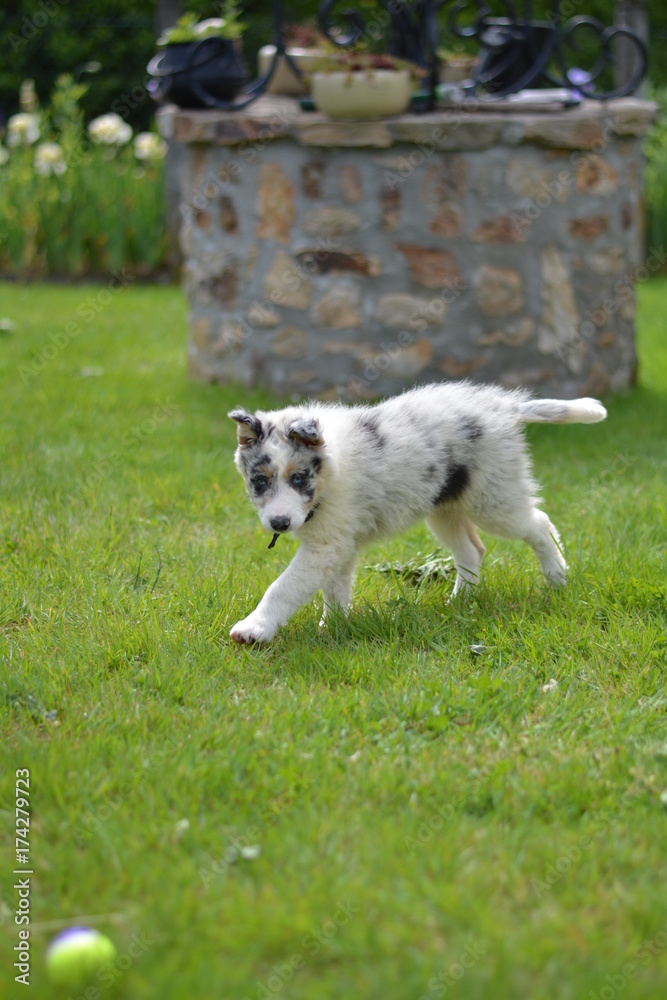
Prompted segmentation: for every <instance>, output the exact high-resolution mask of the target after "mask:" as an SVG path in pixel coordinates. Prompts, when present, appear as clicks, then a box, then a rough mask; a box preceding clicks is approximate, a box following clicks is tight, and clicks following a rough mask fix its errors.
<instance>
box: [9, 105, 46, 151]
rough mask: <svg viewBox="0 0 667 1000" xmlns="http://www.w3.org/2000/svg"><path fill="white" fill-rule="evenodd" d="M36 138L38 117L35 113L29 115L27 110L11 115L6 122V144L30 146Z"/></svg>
mask: <svg viewBox="0 0 667 1000" xmlns="http://www.w3.org/2000/svg"><path fill="white" fill-rule="evenodd" d="M38 139H39V119H38V117H37V115H30V114H28V112H27V111H21V112H20V114H18V115H12V117H11V118H10V119H9V121H8V122H7V145H8V146H32V144H33V142H37V140H38Z"/></svg>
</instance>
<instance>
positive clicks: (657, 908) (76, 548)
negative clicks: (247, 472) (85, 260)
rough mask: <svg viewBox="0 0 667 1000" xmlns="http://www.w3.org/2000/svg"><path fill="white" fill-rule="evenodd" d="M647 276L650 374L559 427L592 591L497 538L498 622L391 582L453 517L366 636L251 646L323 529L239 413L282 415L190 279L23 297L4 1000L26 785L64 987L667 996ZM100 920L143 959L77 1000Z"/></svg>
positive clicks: (540, 438)
mask: <svg viewBox="0 0 667 1000" xmlns="http://www.w3.org/2000/svg"><path fill="white" fill-rule="evenodd" d="M639 292H640V313H639V335H640V342H639V347H640V353H641V358H642V365H641V370H640V385H639V387H638V388H637V389H636V390H635V391H633V392H628V393H625V394H622V395H617V396H615V397H612V398H609V399H607V400H606V403H607V405H608V408H609V419H608V421H607V422H606V423H604V424H600V425H597V426H591V427H579V426H574V427H532V428H531V429H530V439H531V443H532V447H533V452H534V456H535V465H536V470H537V473H538V476H539V478H540V479H541V481H542V483H543V487H544V494H545V496H546V498H547V502H546V509H547V510H548V512H549V514H550V516H551V518H552V520H553V521H554V523H555V524H556V525H557V526H558V528H559V529H560V531H561V534H562V536H563V540H564V543H565V547H566V552H567V555H568V558H569V562H570V564H571V570H572V572H571V579H570V582H569V583H568V586H567V588H566V589H565V590H564V591H561V592H552V591H551V590H549V589H548V588H547V587H546V585H545V583H544V581H543V579H542V576H541V574H540V572H539V567H538V565H537V562H536V560H535V558H534V556H533V554H532V553H531V552H530V550H529V549H528V548H527V547H525V546H523V545H521V544H520V543H516V544H515V543H511V542H499V541H494V540H492V539H488V538H487V539H485V541H486V542H487V546H488V551H487V557H486V561H485V568H484V573H483V582H482V583H481V584H480V585H479V587H478V588H477V591H476V593H475V596H474V597H473V599H472V600H471V601H470V602H469V604H468V605H461V604H459V603H457V604H455V605H452V606H448V605H447V597H448V594H449V592H450V590H451V586H452V581H451V580H443V581H440V582H434V583H430V584H429V583H427V584H424V585H423V586H421V587H418V586H416V585H415V584H413V583H411V582H409V581H408V580H405V579H404V578H403V577H402V576H400V575H398V574H395V575H388V574H382V573H379V572H378V571H377V570H374V569H372V568H370V567H371V566H372V565H374V564H377V563H379V562H381V561H382V560H386V559H392V560H393V559H399V560H406V559H410V558H412V557H415V556H417V555H418V554H419V553H422V554H423V555H424V556H425V555H427V554H428V553H430V552H431V551H432V549H433V545H432V542H431V540H430V538H429V535H428V533H427V531H426V529H425V528H423V527H419V528H416V529H414V530H413V531H412V532H410V533H409V534H407V535H406V536H404V537H402V538H399V539H396V540H394V541H393V542H391V543H388V544H386V545H379V546H375V547H374V548H373V549H372V550H369V552H368V553H367V554H366V557H365V558H364V559H363V560H362V563H361V565H360V570H359V574H358V583H357V589H356V594H355V601H354V606H353V610H352V612H351V614H350V616H349V619H347V620H340V619H337V620H336V621H335V622H334V623H333V624H332V625H331V627H330V628H328V629H327V630H325V631H320V630H319V628H318V619H319V608H316V607H314V606H311V607H308V608H306V609H304V610H303V611H302V612H301V613H300V614H298V615H297V616H296V617H295V618H294V619H293V620H292V621H291V622H290V624H289V625H288V626H287V627H286V628H285V629H283V630H282V631H281V632H280V634H279V636H278V638H277V639H276V640H275V641H274V642H273V643H272V644H271V645H270V646H269V647H267V648H241V647H238V646H235V645H233V644H231V643H230V642H229V641H228V639H227V633H228V630H229V628H230V626H231V625H232V624H233V623H234V622H235V621H236V620H237V619H239V618H241V617H243V616H244V615H245V614H246V613H247V612H248V611H249V610H250V608H251V607H252V606H253V605H254V603H255V602H256V601H257V600H258V599H259V597H260V596H261V594H262V593H263V591H264V588H265V587H266V586H267V584H268V583H269V582H270V581H271V580H272V579H273V578H274V576H275V575H276V574H277V571H278V570H279V569H280V568H282V567H284V566H285V564H286V563H287V561H288V560H289V558H290V557H291V554H292V553H293V551H294V547H295V546H294V543H293V542H292V541H290V540H289V539H281V541H280V543H279V544H278V545H277V546H276V548H275V549H273V550H271V551H270V552H269V551H267V541H268V538H267V536H265V535H264V534H263V533H262V532H261V531H260V528H259V523H258V521H257V518H256V516H255V515H254V512H253V510H252V509H251V507H250V504H249V502H248V501H245V500H244V499H243V496H242V483H241V480H240V478H239V477H238V474H237V473H236V471H235V470H234V468H233V465H232V461H231V458H232V452H233V447H234V442H235V437H236V431H235V426H234V425H233V424H232V422H231V421H229V420H228V419H227V418H226V412H227V410H228V409H229V408H230V407H231V406H232V405H234V404H238V403H242V404H243V405H245V406H248V407H252V406H256V405H267V404H269V403H272V402H275V401H273V400H271V399H269V398H267V396H266V395H264V394H262V393H259V392H248V391H245V390H241V389H237V388H220V387H213V386H202V385H196V384H192V383H190V382H188V381H187V379H186V377H185V358H184V355H185V304H184V300H183V298H182V296H181V294H180V292H179V291H178V290H176V289H173V288H149V287H128V288H123V289H115V290H114V291H112V292H110V291H109V290H108V289H105V288H101V287H86V286H80V287H60V288H59V287H44V286H29V287H20V286H14V285H6V284H5V285H0V316H5V317H9V318H10V319H11V320H13V322H14V323H15V329H14V330H13V331H12V332H6V333H0V399H1V400H2V404H1V406H2V435H1V440H0V551H1V552H2V559H1V560H0V663H1V664H2V680H1V685H2V688H1V691H2V693H1V695H0V702H1V704H2V744H1V747H2V749H1V750H0V754H1V758H0V760H1V762H2V767H1V769H0V782H1V785H0V787H1V789H2V802H3V807H2V810H3V811H2V820H3V822H2V837H1V839H0V843H1V845H2V859H3V867H2V873H3V880H2V885H3V889H2V898H1V899H0V925H1V926H0V950H1V953H0V983H1V984H2V986H1V987H0V990H1V991H2V994H3V995H6V996H11V997H13V996H17V997H18V996H24V995H26V992H25V990H24V988H23V987H22V986H20V985H16V984H15V983H14V982H13V978H14V975H15V974H17V973H16V970H15V969H14V968H13V962H14V961H15V960H16V952H15V951H14V948H15V946H17V945H18V941H19V937H18V933H19V929H20V928H19V926H17V925H16V924H15V922H14V913H15V911H16V910H17V907H18V905H19V902H18V901H19V894H18V890H17V889H14V888H12V886H13V884H14V881H15V880H16V879H17V878H20V876H14V875H13V874H12V873H13V871H14V869H15V868H17V867H20V866H18V865H17V861H16V852H15V848H14V837H15V833H14V827H15V818H14V796H15V791H14V789H15V774H16V770H17V769H23V768H27V769H28V771H29V774H30V796H29V803H30V806H29V812H30V831H29V843H30V848H29V850H30V854H29V860H30V869H29V870H30V871H32V872H33V874H32V875H30V876H29V879H28V881H29V889H30V896H29V905H30V911H29V915H30V921H31V923H30V925H29V927H30V930H31V936H30V951H31V955H32V959H31V971H30V986H31V988H30V991H29V995H30V996H31V997H34V998H43V997H51V996H61V995H62V996H72V997H74V996H80V997H83V996H86V998H87V1000H106V998H112V997H113V998H128V1000H129V998H132V1000H142V998H156V997H159V998H160V1000H171V998H174V1000H176V998H179V1000H180V998H184V997H201V998H205V1000H207V998H216V1000H244V998H247V1000H267V998H273V997H279V998H280V1000H306V998H308V1000H311V998H314V997H315V998H317V1000H329V998H331V1000H334V998H342V997H346V998H351V1000H352V998H361V1000H376V998H377V1000H412V998H414V1000H436V998H438V997H443V996H447V997H450V996H451V997H456V996H459V997H462V998H466V1000H489V998H497V1000H514V998H548V1000H565V998H573V1000H574V998H576V1000H590V998H591V997H594V998H596V1000H597V998H601V1000H611V998H612V997H614V996H616V995H620V994H622V996H623V997H624V998H639V997H641V998H662V997H663V996H664V991H665V983H666V982H667V894H666V893H665V886H664V875H665V862H666V859H667V849H666V847H665V845H666V844H667V809H666V807H665V803H664V802H663V801H661V793H662V792H663V791H664V790H665V789H666V788H667V737H666V731H665V728H666V722H667V716H666V710H667V698H666V691H665V677H666V673H667V669H666V668H667V644H666V627H665V625H666V620H667V614H666V607H665V605H666V596H667V584H666V574H665V568H666V560H665V547H666V539H667V524H666V521H667V518H666V510H665V506H666V496H667V489H666V485H667V449H666V447H665V431H666V428H667V416H666V413H667V410H666V408H667V338H666V333H667V319H666V318H665V317H666V316H667V283H666V282H665V281H660V280H656V281H654V282H652V283H651V284H650V285H648V286H644V287H642V288H640V289H639ZM68 324H76V325H75V326H71V325H69V326H68ZM52 335H53V339H50V338H51V337H52ZM471 647H475V649H474V650H473V649H472V648H471ZM81 922H84V923H85V922H87V923H91V924H93V925H94V926H97V927H99V928H100V930H102V931H104V932H105V933H107V934H108V935H109V936H110V937H111V938H112V939H113V940H114V942H115V944H116V946H117V948H118V953H119V954H118V958H117V960H116V962H115V963H114V964H113V965H112V966H110V967H109V968H107V969H106V970H105V971H104V972H102V973H100V975H99V976H98V978H97V979H96V980H95V981H94V983H93V984H92V985H91V986H90V987H89V990H88V992H87V993H84V991H83V990H79V991H76V990H71V991H69V992H68V991H65V992H64V993H63V994H59V993H57V992H56V991H55V990H54V989H53V988H52V987H50V986H49V985H48V983H47V982H46V978H45V971H44V951H45V948H46V945H47V943H48V941H49V940H50V938H51V936H52V934H53V933H55V931H56V929H58V928H59V927H64V926H67V925H68V924H69V923H81Z"/></svg>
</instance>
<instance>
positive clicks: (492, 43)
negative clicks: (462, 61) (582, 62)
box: [319, 0, 648, 100]
mask: <svg viewBox="0 0 667 1000" xmlns="http://www.w3.org/2000/svg"><path fill="white" fill-rule="evenodd" d="M339 6H340V2H339V0H325V2H324V3H323V4H322V5H321V7H320V15H319V20H320V25H321V27H322V30H323V31H324V33H325V34H326V36H327V37H328V38H329V39H330V40H331V41H333V42H335V44H337V45H340V46H350V45H355V44H357V43H359V42H361V41H364V40H366V41H367V40H368V39H369V35H370V34H371V32H370V31H369V25H368V24H366V23H365V22H364V19H363V17H362V15H361V14H360V12H359V11H356V10H353V9H351V8H349V7H345V9H344V10H342V11H341V12H340V13H339V14H338V15H337V16H336V15H335V12H334V9H335V8H336V7H339ZM377 6H378V8H379V9H380V11H382V12H383V16H382V18H375V21H374V22H373V23H374V24H376V25H377V24H378V23H384V24H385V25H386V29H387V30H386V39H387V51H389V52H390V53H391V54H392V55H394V56H399V57H402V58H405V59H410V60H411V61H412V62H414V63H415V64H416V65H417V66H419V67H422V68H423V69H425V70H427V71H428V77H429V79H430V80H432V81H435V80H436V79H437V64H438V55H437V50H438V47H439V45H440V44H442V45H443V46H444V47H446V45H447V41H448V36H451V38H453V39H461V40H465V41H467V42H471V41H476V42H477V44H478V46H479V60H478V64H477V68H476V70H475V71H474V72H473V74H472V76H471V79H470V80H468V81H466V82H465V86H464V88H463V89H464V90H465V92H466V95H467V96H474V95H477V94H479V93H480V92H488V93H490V94H493V95H494V96H496V97H504V96H507V95H509V94H513V93H516V92H517V91H520V90H523V89H525V88H529V87H530V88H540V87H563V88H567V89H568V90H569V91H571V92H572V95H573V96H575V97H587V98H594V99H597V100H607V99H609V98H612V97H622V96H625V95H627V94H631V93H633V91H635V90H636V89H637V87H638V86H639V84H640V83H641V81H642V79H643V77H644V75H645V73H646V67H647V61H648V60H647V52H646V46H645V45H644V43H643V42H642V40H641V39H640V38H639V37H638V36H637V35H636V34H635V33H634V32H633V31H631V30H630V29H629V28H627V27H624V26H622V25H611V26H605V25H603V24H602V23H601V22H600V21H598V20H596V19H595V18H592V17H587V16H577V17H572V18H567V17H566V16H565V15H563V13H562V12H561V0H552V2H551V7H550V10H549V13H548V15H547V16H546V18H544V19H543V20H538V19H535V18H534V17H533V8H532V2H531V0H524V3H523V4H522V6H521V9H519V7H518V6H517V5H515V4H514V3H513V2H512V0H497V2H496V4H495V7H496V13H494V12H493V11H492V10H491V8H490V7H489V6H488V5H487V3H485V2H484V0H378V5H377ZM446 7H450V8H451V9H450V10H449V11H448V12H447V15H448V16H447V18H446V29H445V30H443V26H442V22H443V20H444V18H443V17H440V16H439V15H440V13H441V12H443V11H444V8H446ZM498 9H500V10H501V11H502V16H499V15H498V13H497V11H498ZM343 25H345V26H346V27H347V30H344V28H343ZM585 33H587V34H588V37H589V42H593V43H594V45H595V46H596V47H597V49H596V52H595V54H594V58H593V64H592V65H591V66H590V67H588V68H586V69H583V68H581V67H578V66H576V65H574V64H573V63H572V58H574V59H575V60H576V58H577V54H578V53H579V52H580V49H581V46H580V44H579V39H580V38H581V37H582V36H583V35H584V34H585ZM619 43H620V44H625V45H626V46H628V47H630V49H631V51H632V53H633V56H634V58H633V59H632V64H633V69H632V72H631V73H630V74H629V78H628V79H626V80H624V81H623V82H622V83H621V84H618V85H616V86H613V87H611V88H610V87H608V86H607V87H605V86H604V84H603V78H604V77H605V75H608V74H609V71H610V70H613V69H614V66H615V63H616V61H617V60H616V56H615V52H614V48H615V46H617V45H618V44H619ZM590 47H591V46H590V45H589V48H590ZM570 56H571V57H572V58H570Z"/></svg>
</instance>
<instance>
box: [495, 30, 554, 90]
mask: <svg viewBox="0 0 667 1000" xmlns="http://www.w3.org/2000/svg"><path fill="white" fill-rule="evenodd" d="M557 37H558V36H557V33H556V30H555V29H554V28H553V27H552V26H551V25H550V24H548V23H546V22H542V21H520V20H516V21H509V20H506V19H503V18H497V19H495V20H494V19H492V18H486V19H485V20H484V21H483V22H482V30H481V31H480V34H479V40H480V44H481V46H482V59H481V63H480V66H479V69H478V71H477V74H476V81H477V83H480V84H482V86H483V87H484V88H485V90H488V91H489V92H490V93H494V94H509V93H514V92H515V91H518V90H522V89H523V88H524V87H539V86H545V85H546V84H547V83H548V81H547V80H545V79H544V77H543V76H542V74H543V72H544V70H546V68H547V66H548V64H549V61H550V59H551V58H552V55H553V54H554V51H555V47H556V43H557Z"/></svg>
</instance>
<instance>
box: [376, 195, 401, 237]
mask: <svg viewBox="0 0 667 1000" xmlns="http://www.w3.org/2000/svg"><path fill="white" fill-rule="evenodd" d="M400 213H401V192H400V190H399V188H397V187H385V188H383V189H382V191H381V192H380V226H381V228H382V229H383V231H384V232H386V233H387V232H393V231H394V230H395V229H396V227H397V226H398V220H399V216H400Z"/></svg>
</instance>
